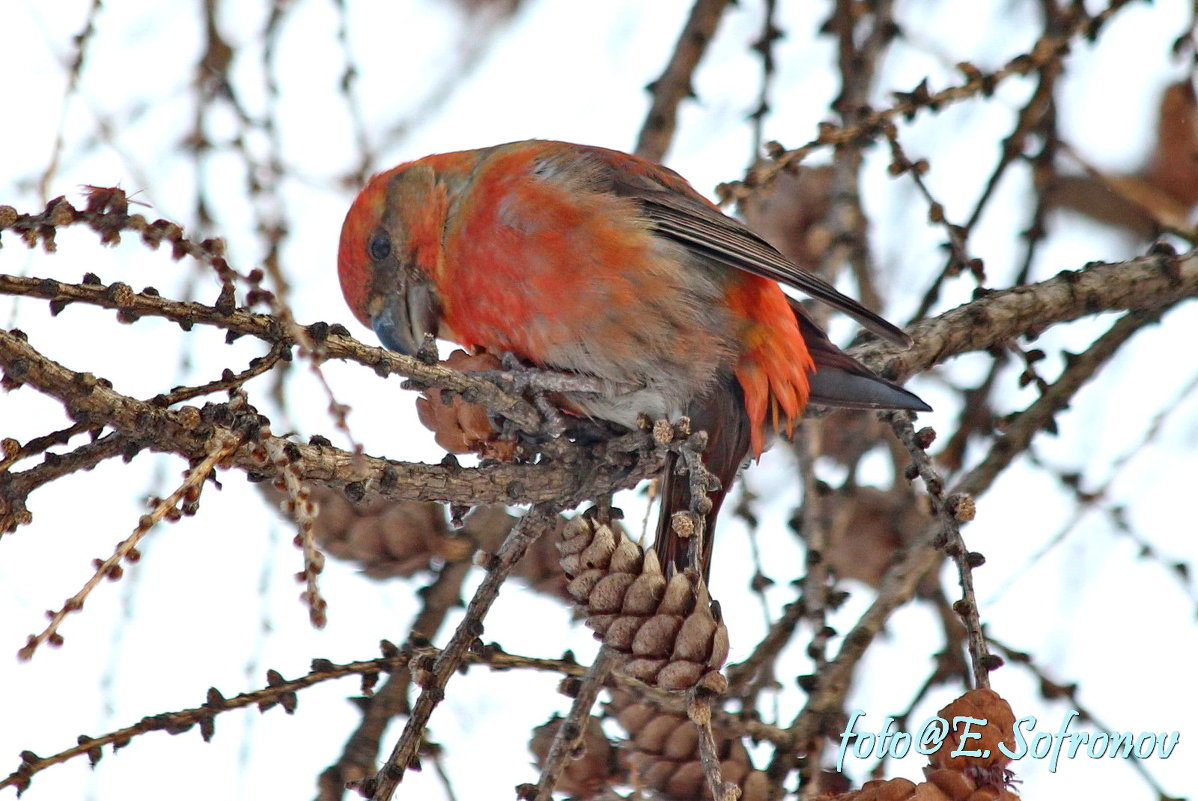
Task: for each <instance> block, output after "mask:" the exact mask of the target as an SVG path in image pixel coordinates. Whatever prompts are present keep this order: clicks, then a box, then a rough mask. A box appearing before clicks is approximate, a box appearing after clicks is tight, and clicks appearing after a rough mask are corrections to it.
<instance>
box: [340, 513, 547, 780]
mask: <svg viewBox="0 0 1198 801" xmlns="http://www.w3.org/2000/svg"><path fill="white" fill-rule="evenodd" d="M557 514H558V509H557V508H555V507H554V506H552V505H549V504H538V505H537V506H534V507H533V508H532V509H530V510H529V511H528V513H527V514H525V515H524V517H522V518H521V519H520V522H518V523H517V524H516V525H515V526H514V527H513V528H512V531H511V533H510V534H508V537H507V539H506V540H504V542H503V545H501V546H500V548H499V551H498V552H497V553H496V554H495V555H494V556H493V557H491V558H490V560H489V562H488V564H487V575H486V578H484V579H483V581H482V583H481V584H480V585H479V587H478V589H477V590H476V591H475V593H474V597H473V598H471V599H470V603H469V605H468V606H467V607H466V616H465V617H464V618H463V619H462V622H461V623H459V624H458V627H457V629H456V630H455V631H454V633H453V636H452V637H451V638H450V640H449V643H448V645H446V646H445V649H444V650H443V651H441V652H440V653H439V654H438V655H437V656H436V658H435V659H433V660H432V663H431V664H430V665H429V666H428V667H427V669H423V670H421V671H420V672H419V673H415V671H414V674H415V675H414V678H415V679H416V682H417V683H418V684H419V685H420V687H421V690H420V697H419V698H417V699H416V703H415V705H414V706H413V707H412V714H411V716H410V717H409V718H408V722H407V724H406V725H405V726H404V730H403V733H402V734H401V735H400V737H399V742H397V743H396V745H395V749H394V750H393V751H392V752H391V756H390V757H388V759H387V761H386V762H385V763H384V764H383V766H382V768H380V769H379V772H378V775H377V776H375V777H374V779H373V780H368V781H365V782H363V783H362V784H363V786H362V788H361V789H362V790H363V794H364V795H367V796H369V797H370V798H371V799H372V800H373V801H389V799H390V798H391V796H392V794H393V793H394V792H395V789H396V788H397V787H398V786H399V783H400V782H401V781H402V780H403V776H404V773H405V772H406V771H407V770H408V768H409V767H410V766H411V765H412V763H413V761H414V760H415V758H416V754H417V752H418V751H419V749H420V744H421V742H422V741H423V739H424V729H425V726H427V725H428V720H429V717H430V716H431V715H432V713H433V710H434V709H435V708H436V707H437V704H439V703H440V702H441V700H442V699H443V698H444V697H445V685H446V684H448V683H449V679H450V677H451V676H453V674H454V672H456V671H457V669H458V666H459V665H460V664H461V663H462V659H463V658H464V655H465V653H466V651H467V649H468V648H469V647H470V644H471V643H472V642H474V641H475V640H476V639H477V638H478V635H479V633H480V632H481V631H482V624H483V618H484V617H485V616H486V614H487V611H488V610H489V609H490V608H491V604H492V603H494V601H495V599H496V598H497V597H498V595H499V588H500V586H502V584H503V582H504V580H505V579H506V578H507V577H508V574H509V573H511V571H512V568H513V567H515V565H516V562H518V561H519V560H520V557H521V556H523V555H524V552H525V551H526V550H528V546H529V545H531V544H532V543H533V541H534V540H536V538H537V537H539V536H540V535H541V534H542V533H544V531H545V530H546V529H547V528H549V527H550V526H551V525H552V523H553V521H554V520H555V519H556V518H557Z"/></svg>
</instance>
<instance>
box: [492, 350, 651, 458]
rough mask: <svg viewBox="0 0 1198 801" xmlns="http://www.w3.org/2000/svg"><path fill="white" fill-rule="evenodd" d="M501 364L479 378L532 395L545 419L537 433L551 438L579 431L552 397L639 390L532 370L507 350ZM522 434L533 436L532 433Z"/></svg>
mask: <svg viewBox="0 0 1198 801" xmlns="http://www.w3.org/2000/svg"><path fill="white" fill-rule="evenodd" d="M500 363H501V364H502V366H503V369H502V370H483V371H480V372H479V373H477V375H478V376H479V377H480V378H484V379H486V380H488V381H491V382H492V383H494V384H496V385H497V386H499V387H501V388H502V389H504V390H505V391H507V392H512V393H516V394H522V395H528V396H529V398H530V400H531V401H532V404H533V405H534V406H535V407H536V408H537V410H538V411H539V412H540V413H541V417H542V418H543V420H544V423H543V425H542V427H541V430H540V431H539V432H536V434H538V435H540V436H542V437H545V438H549V439H552V438H555V437H559V436H561V435H562V434H564V433H566V432H567V431H570V430H573V429H576V428H577V426H576V425H575V424H574V423H573V422H572V421H570V420H569V419H568V418H567V416H566V415H565V414H563V413H562V410H561V408H560V403H561V399H560V398H554V397H552V396H554V395H560V394H563V393H575V392H581V393H594V394H605V395H608V394H612V393H613V392H614V393H617V394H619V393H623V392H631V391H634V390H635V389H637V387H634V386H633V385H631V384H626V383H617V384H613V382H611V381H607V380H604V379H601V378H596V377H594V376H588V375H582V374H580V373H566V372H560V371H557V370H546V369H542V368H537V367H530V366H528V365H527V364H524V363H523V362H522V361H521V360H520V358H519V357H518V356H516V355H515V354H513V353H511V352H510V351H505V352H504V353H503V354H502V355H501V356H500ZM522 433H524V434H530V433H531V432H522Z"/></svg>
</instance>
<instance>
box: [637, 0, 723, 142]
mask: <svg viewBox="0 0 1198 801" xmlns="http://www.w3.org/2000/svg"><path fill="white" fill-rule="evenodd" d="M728 3H729V0H695V4H694V5H693V6H691V13H690V16H689V17H688V18H687V20H686V25H685V26H683V28H682V33H681V34H680V35H679V36H678V43H677V44H676V45H675V46H674V54H673V55H672V56H671V57H670V63H669V64H667V65H666V68H665V71H664V72H663V73H662V74H661V77H659V78H658V79H657V80H656V81H654V82H653V83H651V84H649V91H650V93H651V94H652V95H653V104H652V105H651V106H650V107H649V113H648V114H647V115H645V123H644V125H642V126H641V132H640V134H639V135H638V136H637V141H636V149H635V150H634V151H633V152H635V153H636V154H637V155H638V156H640V157H642V158H646V159H649V160H650V161H662V160H663V159H664V158H665V156H666V151H667V150H669V148H670V141H671V140H672V139H673V138H674V128H675V126H676V125H677V116H678V106H679V104H681V103H682V101H683V100H684V99H685V98H688V97H694V94H695V90H694V86H693V85H692V83H691V78H692V76H693V75H694V72H695V67H697V66H698V65H699V60H700V59H702V58H703V53H705V52H706V51H707V45H708V43H709V42H711V39H712V37H713V36H714V35H715V30H716V27H717V26H718V25H719V24H720V17H721V16H723V13H724V9H725V8H727V6H728Z"/></svg>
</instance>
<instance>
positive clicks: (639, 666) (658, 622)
mask: <svg viewBox="0 0 1198 801" xmlns="http://www.w3.org/2000/svg"><path fill="white" fill-rule="evenodd" d="M558 550H559V551H560V552H561V566H562V569H563V570H564V571H565V573H566V576H567V577H568V578H569V579H570V583H569V584H567V585H566V590H567V592H569V593H570V595H571V596H572V597H573V598H574V599H575V600H576V601H577V602H578V603H579V604H580V605H582V607H583V608H584V614H585V615H586V624H587V625H588V626H590V627H591V628H592V629H594V630H595V636H596V638H597V639H601V640H603V642H604V643H606V644H607V645H608V646H610V647H611V648H613V649H615V650H616V651H619V652H620V653H622V654H626V655H627V656H628V657H630V658H629V659H628V660H627V661H626V662H624V664H623V665H622V666H621V668H620V670H621V671H622V672H623V673H625V674H626V675H629V676H632V677H634V678H637V679H640V680H641V681H644V682H646V683H648V684H651V685H654V686H656V687H661V688H662V689H666V690H679V691H681V690H690V689H692V688H694V687H700V686H701V687H703V688H704V689H707V690H710V691H711V692H715V693H720V692H723V691H724V689H726V688H727V686H728V682H727V680H726V679H725V678H724V676H723V675H722V674H721V673H720V672H719V670H720V667H721V666H722V665H723V664H724V660H725V659H727V657H728V629H727V627H726V626H725V625H724V623H723V622H722V621H721V620H720V617H719V605H718V604H715V603H713V602H712V600H711V597H710V596H709V595H708V594H707V586H706V585H705V584H704V583H703V582H702V580H700V579H699V578H698V576H697V575H696V574H694V573H693V572H692V571H685V572H682V573H675V574H674V576H673V577H672V578H671V579H670V580H669V581H667V580H666V577H665V574H664V573H663V572H662V569H661V564H660V563H659V562H658V561H657V554H656V553H655V552H653V551H649V552H647V553H646V552H645V551H643V550H642V549H641V547H640V546H639V545H637V544H636V543H634V542H632V541H631V540H629V539H628V537H627V535H626V534H625V533H624V532H623V530H622V529H619V528H612V527H611V526H609V525H607V524H605V523H598V522H595V521H594V520H592V519H591V517H590V516H588V515H579V516H578V517H575V518H573V519H571V520H570V521H569V522H568V523H566V525H565V527H564V528H563V529H562V541H561V542H560V543H559V544H558Z"/></svg>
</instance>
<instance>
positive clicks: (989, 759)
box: [931, 688, 1015, 770]
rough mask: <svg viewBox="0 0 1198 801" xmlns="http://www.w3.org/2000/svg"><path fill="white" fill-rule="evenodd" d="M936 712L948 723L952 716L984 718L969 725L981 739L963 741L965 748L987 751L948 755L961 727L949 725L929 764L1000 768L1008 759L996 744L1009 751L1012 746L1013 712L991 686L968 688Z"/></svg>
mask: <svg viewBox="0 0 1198 801" xmlns="http://www.w3.org/2000/svg"><path fill="white" fill-rule="evenodd" d="M937 715H939V716H940V717H942V718H944V719H945V720H947V721H948V722H949V725H950V726H952V721H953V718H955V717H971V718H977V719H979V720H984V721H986V725H985V726H982V727H980V728H979V727H976V726H974V727H971V729H970V731H971V733H973V734H980V735H981V739H975V738H971V739H970V740H968V741H967V745H966V750H968V751H981V752H982V753H986V752H989V755H988V756H964V755H961V754H958V755H957V756H950V754H951V753H952V752H953V751H956V750H957V749H958V748H959V747H960V734H961V727H952V728H950V730H949V733H948V736H947V737H945V738H944V742H943V743H941V745H940V748H939V749H938V750H937V751H936V753H934V754H932V756H931V760H932V765H934V766H935V767H938V768H951V769H953V770H964V769H965V768H989V767H998V768H1002V767H1004V766H1005V765H1006V764H1007V763H1009V762H1010V761H1011V758H1010V757H1008V756H1007V755H1006V754H1004V753H1003V752H1002V750H1001V749H999V747H998V746H999V743H1002V744H1003V745H1005V746H1006V748H1007V750H1008V751H1010V750H1011V749H1013V748H1014V747H1015V713H1014V712H1012V711H1011V705H1010V704H1008V703H1007V702H1006V701H1005V700H1004V699H1003V697H1002V696H1001V695H999V694H998V693H996V692H994V690H991V689H988V688H987V689H977V690H970V691H969V692H967V693H965V694H964V695H962V696H961V697H960V698H958V699H956V700H955V701H953V702H952V703H951V704H949V705H948V706H946V707H944V709H941V710H940V711H939V712H938V713H937Z"/></svg>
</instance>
